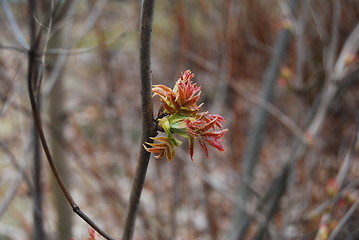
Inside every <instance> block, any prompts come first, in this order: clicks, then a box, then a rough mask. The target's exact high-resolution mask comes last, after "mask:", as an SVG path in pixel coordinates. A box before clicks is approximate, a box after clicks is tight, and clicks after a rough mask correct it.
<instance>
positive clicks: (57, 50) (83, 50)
mask: <svg viewBox="0 0 359 240" xmlns="http://www.w3.org/2000/svg"><path fill="white" fill-rule="evenodd" d="M127 33H128V31H127V30H126V31H123V32H120V33H118V34H116V35H115V36H114V37H112V38H110V39H108V40H106V41H105V42H104V43H101V44H97V45H95V46H91V47H86V48H78V49H64V48H52V49H49V50H47V51H46V55H75V54H83V53H88V52H91V51H94V50H98V49H101V48H103V47H104V46H106V47H108V46H111V45H112V44H114V43H116V42H117V41H118V40H119V39H120V38H122V37H123V36H125V35H126V34H127Z"/></svg>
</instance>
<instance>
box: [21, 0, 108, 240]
mask: <svg viewBox="0 0 359 240" xmlns="http://www.w3.org/2000/svg"><path fill="white" fill-rule="evenodd" d="M34 12H35V1H34V0H29V16H30V21H29V26H30V40H31V44H30V49H29V56H28V73H27V83H28V93H29V98H30V103H31V109H32V113H33V121H34V124H35V126H36V129H37V134H38V135H39V137H40V141H41V144H42V147H43V150H44V152H45V155H46V157H47V160H48V162H49V164H50V167H51V170H52V172H53V174H54V176H55V178H56V180H57V182H58V183H59V185H60V187H61V190H62V191H63V193H64V194H65V196H66V199H67V201H68V202H69V204H70V205H71V207H72V210H73V211H74V212H75V213H76V214H77V215H79V216H80V217H81V218H82V219H83V220H84V221H85V222H87V223H88V224H89V225H90V226H91V227H92V228H93V229H95V230H96V231H97V232H98V233H99V234H101V235H102V236H103V237H105V238H106V239H113V238H112V237H111V236H109V235H108V234H107V233H106V232H104V231H103V230H102V229H101V228H100V227H98V226H97V225H96V223H95V222H94V221H92V220H91V219H90V218H89V217H88V216H87V215H86V214H85V213H83V212H82V211H81V210H80V208H79V206H78V205H77V204H76V202H75V201H74V199H73V198H72V196H71V194H70V193H69V191H68V190H67V188H66V186H65V184H64V182H63V181H62V178H61V176H60V174H59V172H58V169H57V167H56V165H55V163H54V160H53V158H52V155H51V153H50V150H49V147H48V143H47V141H46V138H45V133H44V130H43V127H42V122H41V117H40V111H39V108H38V98H37V97H36V96H35V89H36V95H37V96H41V94H40V93H39V90H40V87H41V84H40V83H41V81H40V80H41V77H42V75H41V74H39V72H40V71H39V70H40V69H39V65H40V59H41V55H39V54H38V52H39V47H40V40H41V35H42V31H43V29H41V30H40V31H39V32H38V33H37V32H36V22H35V18H34V16H33V14H34Z"/></svg>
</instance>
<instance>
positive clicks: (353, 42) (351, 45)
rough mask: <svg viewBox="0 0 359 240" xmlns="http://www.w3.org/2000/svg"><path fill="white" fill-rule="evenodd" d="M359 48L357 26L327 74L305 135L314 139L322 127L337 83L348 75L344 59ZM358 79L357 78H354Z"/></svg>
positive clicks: (347, 67)
mask: <svg viewBox="0 0 359 240" xmlns="http://www.w3.org/2000/svg"><path fill="white" fill-rule="evenodd" d="M358 48H359V24H357V26H356V27H355V29H354V30H353V31H352V33H351V34H350V36H349V37H348V39H347V40H346V41H345V43H344V46H343V48H342V51H341V53H340V55H339V57H338V60H337V62H336V64H335V65H334V69H333V70H332V71H331V72H330V73H328V75H327V82H326V85H325V86H324V90H323V93H322V96H321V101H320V105H319V107H318V111H317V113H316V115H315V117H314V119H313V121H312V123H311V124H310V126H309V127H308V131H307V133H308V134H309V135H310V136H312V137H315V135H316V133H317V132H318V131H319V128H320V127H321V125H322V122H323V120H324V117H325V115H326V112H327V110H328V107H329V104H330V103H331V101H332V100H333V98H334V97H335V95H336V94H337V92H338V88H339V86H340V84H339V83H341V82H342V81H343V79H345V77H346V75H347V74H348V69H349V68H350V65H349V66H346V65H345V59H346V58H347V57H348V55H349V54H351V53H355V52H356V51H357V50H358ZM356 78H358V76H356Z"/></svg>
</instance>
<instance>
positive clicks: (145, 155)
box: [122, 0, 156, 240]
mask: <svg viewBox="0 0 359 240" xmlns="http://www.w3.org/2000/svg"><path fill="white" fill-rule="evenodd" d="M154 4H155V0H143V1H142V10H141V11H142V12H141V30H140V31H141V33H140V45H141V46H140V68H141V103H142V118H143V119H142V127H143V129H142V142H141V146H140V155H139V158H138V162H137V166H136V171H135V176H134V179H133V183H132V188H131V193H130V201H129V207H128V210H127V216H126V222H125V227H124V232H123V235H122V239H123V240H130V239H132V237H133V232H134V227H135V221H136V216H137V212H138V208H139V203H140V198H141V193H142V189H143V184H144V181H145V177H146V172H147V167H148V163H149V159H150V155H151V154H150V153H149V152H147V151H146V150H145V149H144V148H143V147H142V144H143V143H144V142H151V139H150V138H149V137H151V136H155V135H156V128H155V122H154V119H153V106H152V99H151V87H152V81H151V32H152V20H153V11H154Z"/></svg>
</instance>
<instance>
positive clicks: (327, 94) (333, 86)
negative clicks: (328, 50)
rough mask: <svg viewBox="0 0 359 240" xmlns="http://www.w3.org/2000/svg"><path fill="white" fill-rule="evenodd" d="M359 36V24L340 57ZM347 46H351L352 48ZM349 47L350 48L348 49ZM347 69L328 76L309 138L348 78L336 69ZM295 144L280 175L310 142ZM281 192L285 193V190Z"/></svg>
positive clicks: (293, 162)
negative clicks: (340, 85) (341, 83)
mask: <svg viewBox="0 0 359 240" xmlns="http://www.w3.org/2000/svg"><path fill="white" fill-rule="evenodd" d="M358 38H359V24H358V25H357V27H356V28H355V29H354V30H353V32H352V33H351V35H350V36H349V38H348V39H347V41H346V42H345V43H344V47H343V50H342V51H341V54H340V55H339V59H341V57H340V56H341V55H342V54H344V52H347V53H348V52H352V51H353V50H355V51H356V49H357V48H358V47H359V41H355V40H357V39H358ZM347 46H350V48H349V47H347ZM348 48H349V49H350V50H348ZM355 51H354V52H355ZM339 59H338V60H337V63H336V64H338V62H339V61H340V60H339ZM345 70H346V67H345V66H343V65H342V68H338V69H336V68H335V69H334V70H333V72H332V73H331V74H329V75H328V76H327V77H328V78H327V82H326V85H325V86H324V89H323V91H322V94H321V96H320V101H319V105H318V107H317V108H316V111H315V112H314V117H313V118H312V120H311V122H310V124H309V125H308V127H307V129H306V131H305V132H306V134H307V136H308V137H309V139H313V141H314V139H315V137H316V136H317V134H318V132H319V130H320V128H321V126H322V124H323V121H324V118H325V116H326V113H327V111H328V109H329V106H330V103H331V102H332V101H333V99H334V97H335V95H336V94H337V92H338V88H339V84H337V82H341V81H343V80H345V79H346V78H345V77H346V75H345V74H344V75H342V74H339V75H336V71H339V72H337V73H342V72H343V71H345ZM333 76H334V77H335V76H341V78H340V79H339V78H338V79H336V78H334V79H333ZM333 80H335V81H333ZM309 115H311V114H309ZM293 146H294V150H293V154H291V156H290V157H289V158H288V161H287V163H286V164H285V165H284V166H283V168H282V171H281V174H280V176H285V175H288V171H289V173H291V172H292V170H293V168H294V166H295V163H296V162H297V160H298V159H300V158H301V157H303V155H304V154H305V152H306V149H307V147H308V144H307V145H305V144H301V143H300V142H298V141H294V144H293ZM282 184H284V185H287V184H288V183H287V182H283V183H281V184H280V185H278V184H277V183H276V182H275V181H273V182H272V183H271V188H272V186H276V185H277V187H278V188H279V187H281V185H282ZM269 193H270V192H269ZM281 194H284V192H283V193H281ZM276 197H277V196H276V194H272V198H276ZM270 217H272V216H270ZM259 231H261V230H258V232H259Z"/></svg>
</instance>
